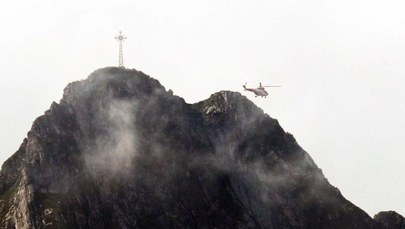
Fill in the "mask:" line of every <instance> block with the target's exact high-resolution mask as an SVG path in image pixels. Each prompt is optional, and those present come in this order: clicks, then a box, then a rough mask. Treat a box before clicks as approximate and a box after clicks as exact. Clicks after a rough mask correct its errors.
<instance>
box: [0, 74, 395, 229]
mask: <svg viewBox="0 0 405 229" xmlns="http://www.w3.org/2000/svg"><path fill="white" fill-rule="evenodd" d="M380 222H382V221H378V224H377V223H376V222H375V221H374V220H373V219H371V218H370V217H369V216H368V215H367V214H366V213H365V212H363V211H362V210H361V209H359V208H357V207H356V206H355V205H353V204H352V203H350V202H349V201H347V200H346V199H345V198H344V197H343V196H342V195H341V194H340V192H339V190H338V189H337V188H335V187H333V186H331V185H330V184H329V183H328V181H327V180H326V178H325V177H324V176H323V174H322V172H321V170H320V169H319V168H318V167H317V166H316V165H315V163H314V162H313V160H312V159H311V157H310V156H309V155H308V154H307V153H306V152H305V151H304V150H303V149H302V148H301V147H300V146H299V145H298V144H297V142H296V141H295V139H294V137H293V136H292V135H291V134H288V133H286V132H284V130H283V129H282V128H281V126H280V125H279V124H278V122H277V120H275V119H272V118H271V117H269V116H268V115H266V114H264V113H263V111H262V110H261V109H259V108H258V107H256V106H255V105H254V104H253V103H252V102H250V101H249V100H248V99H246V98H245V97H244V96H241V95H240V94H239V93H235V92H229V91H222V92H219V93H215V94H213V95H212V96H211V97H210V98H208V99H207V100H205V101H202V102H199V103H196V104H187V103H185V101H184V100H183V99H182V98H180V97H177V96H174V95H173V92H171V91H170V90H169V92H167V91H166V90H165V88H164V87H163V86H161V85H160V83H159V82H158V81H156V80H154V79H152V78H150V77H149V76H147V75H145V74H143V73H142V72H138V71H135V70H127V69H120V68H104V69H100V70H97V71H96V72H94V73H93V74H91V75H90V76H89V77H88V79H86V80H83V81H79V82H74V83H71V84H69V85H68V86H67V87H66V89H65V92H64V96H63V99H62V100H61V101H60V103H59V104H57V103H53V104H52V106H51V108H50V109H49V110H48V111H47V112H46V113H45V114H44V115H43V116H41V117H39V118H37V120H35V122H34V124H33V127H32V129H31V131H30V132H29V133H28V137H27V138H26V139H25V140H24V142H23V143H22V145H21V147H20V149H19V150H18V151H17V152H16V153H15V154H14V155H13V156H12V157H11V158H10V159H8V160H7V161H6V162H5V163H4V165H3V166H2V170H1V172H0V225H1V226H2V228H15V227H17V228H277V229H279V228H297V229H298V228H329V229H333V228H359V229H360V228H367V229H369V228H380V227H381V225H382V224H381V223H380ZM384 225H385V224H384ZM387 225H388V224H387ZM383 228H387V227H383Z"/></svg>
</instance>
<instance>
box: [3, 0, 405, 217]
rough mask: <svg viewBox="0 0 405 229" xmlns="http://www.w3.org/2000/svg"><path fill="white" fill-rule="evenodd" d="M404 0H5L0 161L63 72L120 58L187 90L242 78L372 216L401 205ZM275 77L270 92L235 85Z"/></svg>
mask: <svg viewBox="0 0 405 229" xmlns="http://www.w3.org/2000/svg"><path fill="white" fill-rule="evenodd" d="M404 10H405V2H403V1H393V0H388V1H376V0H373V1H370V0H368V1H366V0H355V1H353V0H352V1H348V0H340V1H329V0H313V1H298V0H284V1H273V0H267V1H247V0H246V1H240V0H239V1H235V0H233V1H208V0H206V1H185V0H181V1H164V0H160V1H86V2H83V1H51V0H37V1H28V0H20V1H8V2H5V3H3V4H2V7H1V9H0V25H1V30H0V31H1V32H0V33H1V37H0V39H1V42H0V50H1V52H0V106H1V109H2V110H1V113H0V161H1V162H3V161H4V160H6V159H7V158H8V157H9V156H11V155H12V154H13V153H14V152H15V151H16V150H17V149H18V147H19V145H20V144H21V142H22V140H23V138H24V137H25V136H26V133H27V131H28V130H29V129H30V127H31V124H32V122H33V121H34V119H35V118H36V117H38V116H39V115H41V114H43V112H44V111H45V110H47V109H48V108H49V106H50V104H51V103H52V101H59V100H60V98H61V97H62V93H63V88H64V87H65V86H66V85H67V84H68V83H69V82H71V81H75V80H80V79H83V78H86V77H87V76H88V75H89V74H90V73H91V72H92V71H94V70H96V69H98V68H100V67H105V66H115V65H117V62H118V44H117V42H116V41H115V40H114V36H115V35H116V34H117V33H118V31H119V30H122V31H123V33H124V35H126V36H127V37H128V39H127V40H126V41H125V43H124V65H125V66H126V67H127V68H135V69H137V70H141V71H143V72H145V73H146V74H148V75H151V76H152V77H154V78H157V79H158V80H159V81H160V82H161V83H162V84H163V85H164V86H165V87H166V88H167V89H172V90H173V91H174V93H175V94H176V95H179V96H182V97H184V98H185V99H186V101H187V102H189V103H194V102H197V101H200V100H203V99H206V98H208V97H209V95H210V94H212V93H214V92H217V91H219V90H232V91H239V92H241V93H242V94H244V95H246V96H247V97H248V98H249V99H251V100H252V101H254V102H255V103H256V104H257V105H258V106H259V107H261V108H262V109H263V110H264V111H265V112H266V113H268V114H269V115H270V116H272V117H273V118H276V119H278V120H279V122H280V124H281V126H282V127H283V128H284V129H285V130H286V131H288V132H290V133H292V134H293V135H294V136H295V137H296V139H297V141H298V143H299V144H300V145H301V146H302V147H303V148H304V149H305V150H306V151H308V152H309V154H310V155H311V156H312V157H313V159H314V160H315V162H316V163H317V165H318V166H319V167H320V168H322V170H323V172H324V174H325V176H326V177H327V178H328V179H329V181H330V182H331V184H332V185H334V186H337V187H338V188H339V189H340V190H341V192H342V194H343V195H344V196H345V197H346V198H347V199H349V200H350V201H352V202H353V203H354V204H356V205H357V206H359V207H360V208H362V209H363V210H365V211H367V213H368V214H370V215H371V216H373V215H374V214H376V213H377V212H379V211H382V210H395V211H397V212H398V213H400V214H402V215H405V201H404V198H403V193H405V183H404V180H405V170H404V167H403V162H404V161H405V156H404V153H405V143H404V142H403V141H402V140H403V137H404V136H405V119H404V117H405V108H404V104H405V93H404V91H405V78H404V77H403V76H404V73H405V67H404V66H405V63H404V62H405V15H404V14H403V12H404ZM245 82H247V83H248V86H257V84H258V83H259V82H262V83H263V84H276V85H279V84H281V85H282V86H283V87H281V88H274V89H270V90H269V93H270V96H269V97H268V98H267V99H262V98H254V96H253V95H251V94H249V93H247V92H243V91H242V84H244V83H245Z"/></svg>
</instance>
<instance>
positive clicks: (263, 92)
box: [242, 83, 281, 98]
mask: <svg viewBox="0 0 405 229" xmlns="http://www.w3.org/2000/svg"><path fill="white" fill-rule="evenodd" d="M242 86H243V88H244V89H245V91H251V92H253V93H255V97H257V96H260V97H264V98H266V96H268V95H269V93H267V91H266V90H265V89H264V88H265V87H281V86H262V83H259V87H258V88H247V87H246V83H245V85H242Z"/></svg>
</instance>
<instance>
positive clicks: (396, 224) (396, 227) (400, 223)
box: [374, 211, 405, 229]
mask: <svg viewBox="0 0 405 229" xmlns="http://www.w3.org/2000/svg"><path fill="white" fill-rule="evenodd" d="M374 220H375V221H376V222H377V224H378V225H379V226H380V228H382V229H405V218H404V217H402V216H401V215H399V214H398V213H396V212H394V211H387V212H380V213H378V214H377V215H375V216H374Z"/></svg>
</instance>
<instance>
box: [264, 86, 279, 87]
mask: <svg viewBox="0 0 405 229" xmlns="http://www.w3.org/2000/svg"><path fill="white" fill-rule="evenodd" d="M263 87H281V86H263Z"/></svg>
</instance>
